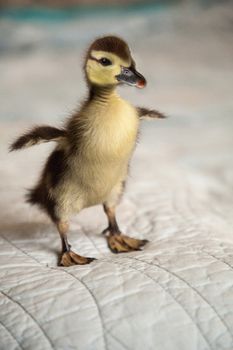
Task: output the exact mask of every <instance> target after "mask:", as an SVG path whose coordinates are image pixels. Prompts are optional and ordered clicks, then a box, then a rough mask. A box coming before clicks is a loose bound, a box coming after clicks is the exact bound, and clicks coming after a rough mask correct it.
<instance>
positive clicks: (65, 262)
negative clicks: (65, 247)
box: [60, 250, 96, 267]
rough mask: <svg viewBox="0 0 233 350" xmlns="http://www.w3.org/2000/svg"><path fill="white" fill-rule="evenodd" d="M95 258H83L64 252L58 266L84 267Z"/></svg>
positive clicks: (70, 252)
mask: <svg viewBox="0 0 233 350" xmlns="http://www.w3.org/2000/svg"><path fill="white" fill-rule="evenodd" d="M93 260H96V259H95V258H88V257H85V256H81V255H78V254H76V253H74V252H73V251H72V250H69V251H66V252H64V253H63V254H62V257H61V261H60V266H65V267H69V266H73V265H86V264H90V263H91V262H92V261H93Z"/></svg>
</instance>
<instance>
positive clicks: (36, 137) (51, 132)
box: [9, 126, 66, 152]
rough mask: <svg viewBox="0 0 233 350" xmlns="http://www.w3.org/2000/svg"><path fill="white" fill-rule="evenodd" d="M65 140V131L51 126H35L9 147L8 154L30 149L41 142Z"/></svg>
mask: <svg viewBox="0 0 233 350" xmlns="http://www.w3.org/2000/svg"><path fill="white" fill-rule="evenodd" d="M65 138H66V130H64V129H57V128H54V127H52V126H35V127H34V128H33V129H31V130H30V131H28V132H27V133H26V134H24V135H22V136H20V137H19V138H18V139H17V140H15V141H14V142H13V143H12V144H11V145H10V147H9V150H10V152H11V151H16V150H18V149H21V148H27V147H31V146H34V145H37V144H40V143H42V142H49V141H56V142H61V141H62V140H64V139H65Z"/></svg>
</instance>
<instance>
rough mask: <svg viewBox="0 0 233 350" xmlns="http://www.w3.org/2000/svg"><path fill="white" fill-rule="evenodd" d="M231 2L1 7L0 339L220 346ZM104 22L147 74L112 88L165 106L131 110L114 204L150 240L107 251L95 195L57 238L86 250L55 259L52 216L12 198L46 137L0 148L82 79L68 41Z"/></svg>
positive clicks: (35, 170)
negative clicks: (90, 14) (21, 13)
mask: <svg viewBox="0 0 233 350" xmlns="http://www.w3.org/2000/svg"><path fill="white" fill-rule="evenodd" d="M216 3H217V2H216ZM216 6H217V5H216ZM230 10H232V7H229V10H228V9H227V8H226V9H225V10H224V8H221V7H220V8H217V7H216V8H215V7H213V8H211V9H210V10H208V11H207V10H206V11H203V12H200V13H199V14H198V15H197V16H196V15H194V13H196V12H195V11H196V10H195V11H194V12H193V11H191V12H189V13H188V12H184V13H183V12H179V11H177V12H175V10H170V11H171V12H169V13H168V12H166V11H164V12H163V11H160V12H158V15H156V16H155V15H154V14H153V13H151V14H150V13H149V12H147V14H146V15H145V17H143V16H141V17H140V16H139V14H137V13H136V15H134V16H132V17H127V18H128V20H127V21H125V20H124V18H123V19H122V20H121V26H119V20H120V19H119V18H117V17H116V18H115V17H112V18H110V19H105V20H104V19H103V18H102V17H101V18H100V19H99V21H97V20H96V21H95V23H92V22H91V23H90V25H88V23H89V22H88V19H87V18H85V19H84V20H83V21H82V20H81V19H80V20H79V21H77V22H75V21H74V22H67V23H66V24H64V25H62V24H59V25H58V26H55V24H53V25H51V27H50V25H48V24H43V25H42V26H39V24H36V25H35V26H33V25H32V24H30V23H26V24H23V23H20V24H19V23H17V24H15V27H14V28H15V31H14V30H13V29H12V28H13V27H12V26H13V23H10V24H9V23H8V22H6V21H5V22H4V21H3V20H2V21H0V31H1V33H2V34H4V33H5V35H2V39H1V43H2V44H1V45H2V46H1V48H3V47H8V51H7V49H6V52H5V55H1V58H0V68H1V86H0V159H1V161H0V172H1V175H0V176H1V177H0V179H1V182H0V191H1V196H0V223H1V225H0V350H124V349H127V350H142V349H145V350H232V349H233V200H232V198H233V153H232V151H233V123H232V111H233V105H232V91H233V87H232V81H233V80H232V72H233V70H232V55H233V46H232V22H230V13H232V11H231V12H230ZM172 11H173V12H172ZM221 16H222V17H221ZM182 23H183V24H182ZM181 24H182V25H183V27H182V25H181ZM109 25H111V26H112V28H113V29H112V30H113V31H115V32H116V33H118V34H119V35H121V36H123V37H126V39H127V40H129V41H130V43H131V44H132V46H133V48H134V51H136V50H137V52H136V60H137V62H138V67H139V68H141V71H142V73H144V74H145V76H146V77H147V78H148V82H149V84H148V88H147V89H145V90H143V91H139V92H138V91H136V90H135V89H132V88H126V89H122V91H121V93H122V94H123V95H124V96H125V97H127V98H129V99H130V100H131V101H133V102H134V103H135V101H137V103H138V104H139V105H145V106H148V107H151V108H153V107H154V108H158V109H159V110H161V112H164V113H166V114H169V115H170V118H168V119H165V120H155V121H150V122H147V121H145V122H143V123H142V127H141V136H140V142H139V145H138V146H137V149H136V152H135V154H134V157H133V160H132V164H131V169H130V175H129V178H128V183H127V186H126V192H125V194H124V196H123V199H122V201H121V203H120V205H119V207H118V210H117V217H118V221H119V225H120V227H121V230H122V231H123V232H124V233H126V234H128V235H132V236H134V237H138V238H143V239H144V238H146V239H148V240H149V243H148V244H147V245H146V246H145V248H144V249H143V250H142V251H139V252H133V253H127V254H121V255H115V254H112V253H111V252H110V251H109V249H108V248H107V244H106V240H105V238H104V237H103V235H101V231H102V230H103V229H104V228H105V227H106V224H107V222H106V217H105V215H104V213H103V210H102V208H101V206H96V207H92V208H88V209H85V210H83V211H82V212H81V213H80V214H79V215H77V216H74V217H73V218H72V221H71V227H70V232H69V240H70V243H71V244H72V247H73V250H74V251H76V252H78V253H80V254H81V255H86V256H93V257H96V258H97V260H95V261H94V262H93V263H91V264H90V265H86V266H73V267H69V268H64V267H58V266H57V263H58V254H59V251H60V239H59V236H58V233H57V232H56V228H55V227H54V226H53V225H52V223H51V222H50V221H49V220H48V218H47V217H46V216H45V215H44V214H43V213H41V212H40V211H39V210H38V209H37V208H36V207H30V206H29V205H28V204H26V203H25V202H24V193H25V191H26V189H27V188H30V187H32V185H33V184H34V183H35V181H36V179H37V178H38V176H39V172H40V170H41V166H42V164H43V163H44V161H45V158H46V155H47V154H48V152H49V151H51V149H52V148H53V147H54V145H52V144H47V145H40V146H38V147H34V148H30V149H27V150H24V151H22V152H16V153H8V151H7V148H8V145H9V142H10V141H12V140H13V139H14V137H16V136H17V135H19V133H21V132H22V131H23V130H24V129H25V128H26V129H27V128H29V127H30V126H31V125H32V124H34V123H37V124H40V123H45V124H51V125H58V120H59V121H60V120H62V119H64V115H66V114H67V113H66V111H67V110H70V108H73V106H74V105H75V103H76V101H77V99H80V98H81V96H82V94H83V93H84V85H81V87H80V82H81V81H82V76H81V71H80V72H79V71H78V68H77V67H79V65H80V64H79V63H80V62H79V61H78V59H79V58H80V57H81V52H83V50H84V47H86V46H87V43H88V42H89V41H90V40H92V39H93V37H94V36H96V35H97V33H98V34H103V33H102V32H103V30H106V28H108V27H109ZM185 28H186V29H185ZM87 29H88V30H89V31H88V30H87ZM87 33H88V34H87ZM35 38H36V39H35ZM30 40H31V41H30ZM59 40H60V41H59ZM69 40H70V41H69ZM82 40H83V41H82ZM54 42H55V44H53V43H54ZM64 42H65V43H66V46H65V50H63V51H62V49H61V46H62V43H64ZM67 42H69V43H67ZM30 43H32V46H30ZM77 43H81V44H77ZM56 44H57V45H58V48H57V47H56V46H53V45H56ZM68 44H69V45H68ZM7 45H8V46H7ZM20 45H21V46H22V48H23V47H26V53H23V51H21V46H20ZM36 45H40V46H38V47H39V49H38V48H37V46H36ZM75 45H76V46H75ZM74 46H75V49H74ZM17 50H18V51H17ZM14 55H15V56H14ZM140 59H141V61H140ZM76 68H77V69H76ZM62 113H63V114H62ZM56 118H57V119H56Z"/></svg>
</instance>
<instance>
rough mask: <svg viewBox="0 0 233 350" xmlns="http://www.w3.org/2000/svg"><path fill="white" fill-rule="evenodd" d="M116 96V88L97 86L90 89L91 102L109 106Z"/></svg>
mask: <svg viewBox="0 0 233 350" xmlns="http://www.w3.org/2000/svg"><path fill="white" fill-rule="evenodd" d="M114 96H116V88H115V86H96V85H92V86H91V87H90V94H89V100H90V101H94V102H96V103H100V104H103V105H105V104H108V102H109V101H110V100H111V98H112V97H114Z"/></svg>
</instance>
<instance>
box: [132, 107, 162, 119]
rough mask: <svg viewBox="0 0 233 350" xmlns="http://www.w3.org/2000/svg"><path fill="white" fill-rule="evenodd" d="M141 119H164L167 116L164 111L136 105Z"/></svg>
mask: <svg viewBox="0 0 233 350" xmlns="http://www.w3.org/2000/svg"><path fill="white" fill-rule="evenodd" d="M136 109H137V112H138V116H139V119H164V118H167V117H166V116H165V115H164V114H163V113H160V112H158V111H156V110H154V109H148V108H144V107H136Z"/></svg>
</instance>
